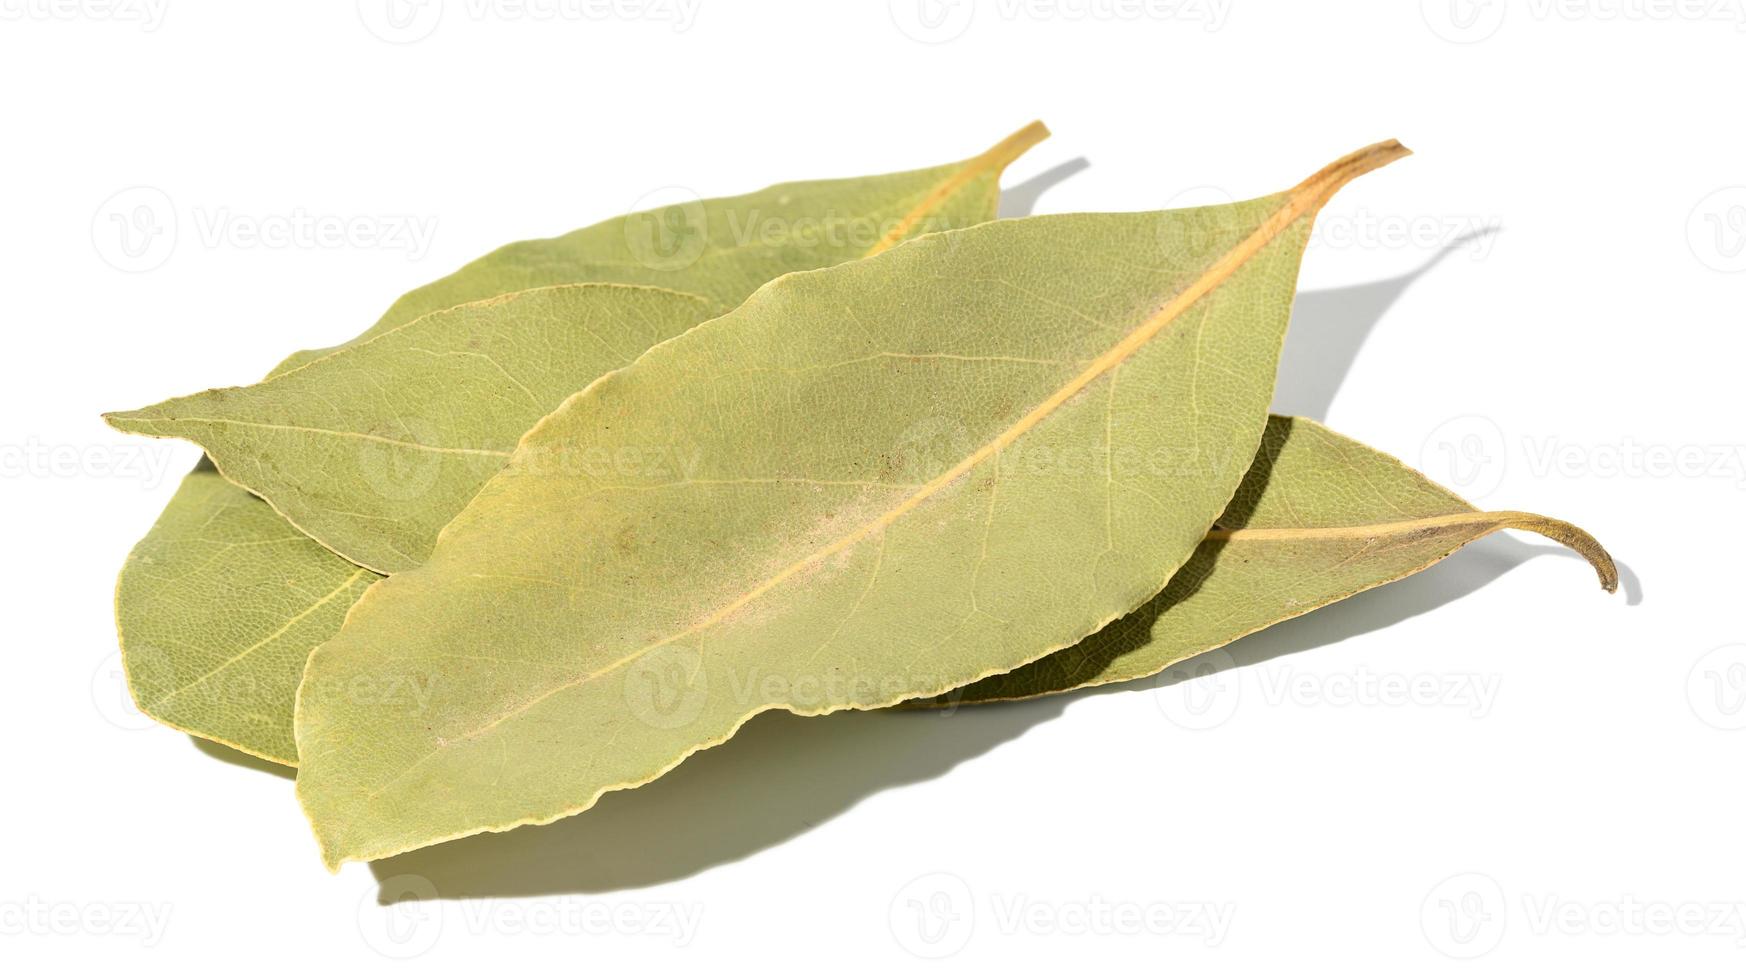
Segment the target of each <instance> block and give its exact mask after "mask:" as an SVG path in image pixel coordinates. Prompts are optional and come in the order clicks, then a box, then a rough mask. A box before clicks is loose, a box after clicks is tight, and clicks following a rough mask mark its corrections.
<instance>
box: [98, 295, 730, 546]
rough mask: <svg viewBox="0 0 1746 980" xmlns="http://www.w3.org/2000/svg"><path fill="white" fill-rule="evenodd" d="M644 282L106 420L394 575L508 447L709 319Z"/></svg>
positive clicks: (427, 327)
mask: <svg viewBox="0 0 1746 980" xmlns="http://www.w3.org/2000/svg"><path fill="white" fill-rule="evenodd" d="M711 311H712V306H711V304H710V302H709V301H708V300H705V299H703V298H702V297H698V296H692V295H690V294H687V293H678V292H673V291H671V290H666V289H660V288H658V287H653V286H624V285H619V284H616V283H578V284H573V285H568V286H547V287H544V288H534V289H526V290H523V291H521V292H518V293H510V294H508V295H506V296H498V297H494V298H492V299H486V300H478V301H476V302H472V303H464V304H462V305H460V306H456V307H452V308H450V309H447V310H439V311H438V312H436V313H431V314H428V315H426V316H422V317H419V318H418V319H416V320H413V321H412V322H410V323H406V324H403V325H401V326H399V327H395V328H394V329H392V330H387V331H383V332H380V333H378V334H376V335H375V336H374V337H372V338H370V339H369V340H367V341H364V342H362V343H358V344H352V345H349V346H347V347H344V348H341V349H339V350H336V351H334V352H333V353H331V354H328V355H326V356H324V357H320V358H317V359H315V360H313V361H309V362H307V363H305V364H304V365H303V366H302V367H298V368H294V369H292V370H290V371H287V372H284V373H282V374H278V375H275V376H273V377H271V378H269V379H267V380H266V381H263V382H261V383H259V384H255V385H250V386H248V387H246V388H220V389H217V390H214V391H208V392H205V393H202V394H199V395H191V396H189V397H186V398H175V399H171V400H170V401H167V402H162V403H159V404H157V405H154V406H152V407H151V408H147V409H142V410H140V411H137V412H117V413H114V414H110V415H106V416H104V418H105V419H107V420H108V421H109V424H110V425H113V426H115V427H116V428H118V429H121V430H123V431H126V432H136V433H141V434H145V435H158V436H182V437H185V438H188V439H192V440H194V441H195V442H198V443H200V444H201V445H202V446H203V447H205V449H206V454H207V456H208V457H209V458H211V460H212V461H213V463H215V464H216V465H217V467H218V470H219V472H220V473H222V474H224V476H226V477H227V478H229V479H231V480H233V481H235V482H236V483H238V484H240V485H242V486H245V487H247V488H249V489H250V490H253V491H254V492H255V493H257V494H260V495H261V496H262V497H263V498H265V499H266V500H267V502H268V503H270V504H272V505H273V507H274V509H275V510H278V511H279V512H280V513H281V514H282V515H284V517H285V518H286V519H287V520H289V521H290V522H291V523H292V524H293V525H294V526H295V527H296V528H297V529H298V530H300V531H302V532H304V533H305V534H308V535H309V536H310V537H312V538H314V539H315V540H316V541H318V542H320V543H321V544H323V545H326V546H327V547H328V548H330V549H331V550H333V551H334V552H336V553H337V554H339V555H340V556H341V557H343V558H346V559H348V560H350V561H352V562H353V563H355V564H358V565H362V566H364V567H365V568H369V569H371V570H373V571H376V572H381V573H384V574H390V573H393V572H398V571H402V570H405V569H408V568H412V567H414V566H416V565H417V564H418V563H419V562H421V561H423V560H424V557H425V556H426V555H427V554H429V553H430V547H431V544H432V543H433V542H434V541H435V540H436V534H437V532H438V531H440V530H441V529H442V526H443V525H444V524H447V523H448V521H449V518H451V517H453V516H455V513H456V512H457V511H459V510H460V509H461V507H462V506H464V505H465V504H466V503H467V501H469V500H471V499H472V498H473V494H474V493H476V492H477V491H478V489H479V486H480V484H482V483H484V482H485V481H486V480H487V479H489V478H490V477H491V474H493V473H495V472H497V470H498V469H500V468H501V467H502V466H503V464H504V463H505V462H506V461H507V460H508V459H509V454H510V452H511V451H512V450H513V449H514V448H515V443H516V440H518V439H520V438H521V434H522V433H523V432H526V431H527V429H528V427H529V426H531V425H533V424H534V423H535V422H537V421H539V420H540V418H541V417H543V416H544V415H545V414H546V413H548V412H550V411H551V410H552V409H554V408H556V407H557V406H558V405H559V404H560V403H562V402H563V400H564V399H565V398H566V397H568V396H569V395H571V394H574V393H575V392H576V391H577V390H578V389H580V388H583V387H586V386H587V385H588V383H589V382H590V381H593V380H594V379H595V378H598V377H600V376H601V375H602V374H605V373H606V372H608V371H611V370H614V369H616V368H621V367H624V366H625V365H627V364H629V363H630V362H631V361H634V360H636V358H637V357H638V356H639V355H641V354H642V353H643V352H644V351H646V350H648V349H649V348H650V347H653V346H654V345H655V344H658V343H660V342H662V341H664V340H669V339H671V338H673V337H677V336H678V335H680V334H682V333H684V332H685V331H687V330H689V329H691V328H692V327H693V326H696V325H697V324H698V323H699V322H701V321H703V320H705V319H707V318H708V317H709V316H710V313H711Z"/></svg>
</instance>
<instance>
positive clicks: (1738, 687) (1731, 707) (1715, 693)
mask: <svg viewBox="0 0 1746 980" xmlns="http://www.w3.org/2000/svg"><path fill="white" fill-rule="evenodd" d="M1685 697H1686V700H1687V701H1689V702H1690V703H1691V710H1692V711H1693V712H1695V713H1696V714H1697V716H1698V717H1699V718H1701V719H1703V721H1704V724H1706V725H1710V726H1712V727H1715V728H1720V729H1722V730H1723V731H1729V732H1737V731H1739V730H1741V729H1743V728H1746V643H1730V644H1728V645H1727V646H1723V647H1717V648H1715V649H1714V650H1711V651H1710V652H1709V653H1706V654H1704V655H1703V656H1701V657H1699V658H1698V661H1697V663H1695V664H1692V665H1691V673H1689V674H1687V675H1686V678H1685Z"/></svg>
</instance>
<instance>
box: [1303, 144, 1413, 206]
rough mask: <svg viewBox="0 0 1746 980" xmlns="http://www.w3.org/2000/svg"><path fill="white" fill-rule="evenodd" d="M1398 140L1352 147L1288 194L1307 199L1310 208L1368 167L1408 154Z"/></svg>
mask: <svg viewBox="0 0 1746 980" xmlns="http://www.w3.org/2000/svg"><path fill="white" fill-rule="evenodd" d="M1412 152H1413V151H1411V150H1409V149H1407V148H1406V147H1404V146H1402V145H1401V144H1400V141H1399V140H1383V141H1382V142H1380V143H1372V144H1370V145H1369V146H1366V147H1364V148H1363V149H1360V150H1354V151H1352V152H1351V153H1348V154H1346V155H1345V156H1343V157H1341V158H1340V159H1338V160H1335V161H1334V162H1333V163H1330V164H1328V165H1327V166H1325V167H1323V168H1322V169H1320V170H1318V171H1316V172H1315V174H1313V175H1312V176H1311V177H1310V178H1309V179H1308V180H1305V181H1304V182H1303V183H1301V184H1299V185H1297V187H1295V188H1293V189H1292V196H1293V197H1296V198H1299V199H1302V200H1305V201H1307V202H1308V208H1309V209H1311V210H1313V209H1316V208H1320V207H1321V206H1322V205H1324V204H1326V203H1328V200H1329V199H1330V198H1332V197H1333V196H1334V194H1335V193H1336V192H1338V191H1339V190H1340V188H1342V187H1345V186H1346V185H1347V184H1349V183H1351V182H1352V181H1354V180H1356V179H1358V178H1359V177H1362V176H1364V175H1365V174H1367V173H1369V172H1370V171H1372V170H1377V169H1379V168H1382V167H1385V166H1387V165H1389V164H1391V163H1393V162H1394V161H1396V160H1399V159H1400V158H1401V157H1405V156H1410V155H1412Z"/></svg>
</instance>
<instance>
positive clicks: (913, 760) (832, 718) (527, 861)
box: [370, 698, 1066, 904]
mask: <svg viewBox="0 0 1746 980" xmlns="http://www.w3.org/2000/svg"><path fill="white" fill-rule="evenodd" d="M1065 707H1066V702H1064V701H1063V700H1062V699H1060V698H1048V699H1044V700H1040V701H1029V702H1016V703H1012V704H1003V705H988V706H984V707H981V708H978V709H976V710H973V711H968V710H967V711H959V712H955V713H948V712H940V711H843V712H838V713H837V714H833V715H825V716H824V717H820V718H802V717H799V716H797V715H792V714H789V713H787V712H785V711H772V712H768V713H766V714H763V715H760V716H758V717H757V718H754V719H752V720H751V721H750V722H748V723H747V724H746V727H745V728H743V729H741V731H740V733H739V734H738V735H736V736H734V737H733V739H731V740H730V741H728V742H726V743H724V744H722V745H719V746H716V747H715V748H712V749H709V750H707V751H705V752H701V753H699V754H698V755H696V756H694V757H692V758H690V759H688V760H686V761H685V762H684V763H683V764H681V765H680V766H679V767H678V768H677V769H675V770H673V771H672V772H670V773H668V774H667V775H665V776H662V777H661V778H660V779H657V780H655V781H654V782H653V783H650V784H649V785H647V786H643V787H640V788H638V789H635V790H630V791H621V792H615V793H608V794H606V795H605V796H604V797H602V798H601V800H600V802H599V803H598V804H596V805H595V806H594V808H593V809H591V810H588V811H587V812H585V813H581V814H578V815H577V816H574V817H569V818H567V819H564V820H560V821H558V822H557V823H553V824H547V825H546V826H543V827H521V828H518V829H516V830H512V831H509V832H507V833H499V834H480V835H477V836H473V837H466V838H462V839H461V840H456V841H450V842H449V843H446V844H438V845H436V846H434V847H428V848H424V849H423V850H418V851H413V852H410V853H407V854H401V855H398V856H396V857H391V858H386V859H383V860H380V861H373V862H371V864H370V868H371V871H373V872H374V873H375V875H376V880H377V882H378V885H384V886H385V885H386V883H387V882H388V881H389V880H390V879H392V878H394V877H395V876H396V875H418V876H422V877H423V878H425V879H428V880H429V881H430V883H431V884H432V886H434V888H435V889H436V893H437V894H438V895H439V896H441V897H443V898H459V897H468V896H487V895H489V896H502V897H510V896H529V895H553V894H576V893H599V892H610V891H616V890H619V889H623V888H637V887H641V886H645V885H653V884H659V883H661V882H666V881H674V880H677V879H680V878H686V877H689V876H691V875H694V874H697V873H698V872H700V871H704V870H707V869H709V868H712V867H716V866H717V865H721V864H726V863H729V862H732V861H737V860H739V859H740V858H743V857H746V856H747V855H750V854H753V853H756V852H758V851H761V850H764V849H765V848H768V847H774V846H776V845H778V844H781V843H782V842H784V841H787V840H790V839H792V838H794V837H796V836H798V835H800V834H802V833H805V832H806V831H808V830H811V829H812V828H813V827H816V826H817V825H819V824H820V823H823V822H824V821H826V820H829V819H831V818H832V817H835V816H837V815H839V814H842V813H844V812H846V811H848V810H849V809H850V808H851V807H853V806H854V805H855V804H857V803H859V802H860V801H861V800H863V799H866V798H867V797H869V796H872V795H873V794H875V793H878V792H880V791H882V790H885V789H890V788H892V787H896V786H903V785H906V784H908V783H915V782H921V781H922V780H927V779H933V778H934V777H936V776H940V775H943V774H945V773H947V772H949V771H951V769H952V768H953V767H954V766H956V765H958V763H960V762H963V761H964V760H966V759H971V758H974V757H976V756H978V755H981V754H982V753H984V752H987V751H989V750H990V749H992V748H994V747H995V746H997V745H999V744H1001V743H1002V742H1006V741H1010V740H1012V739H1014V738H1017V737H1018V736H1019V735H1021V734H1023V733H1024V732H1025V731H1027V730H1029V729H1030V728H1032V727H1034V726H1036V725H1038V724H1041V723H1042V722H1045V721H1048V720H1049V719H1052V718H1055V717H1057V716H1059V715H1060V714H1061V712H1062V711H1063V710H1064V709H1065ZM406 892H407V889H405V888H403V887H399V886H398V885H396V886H393V887H379V888H378V892H377V898H378V900H379V901H381V902H383V903H385V904H392V903H394V902H397V901H402V900H415V898H416V897H415V896H412V895H408V894H406Z"/></svg>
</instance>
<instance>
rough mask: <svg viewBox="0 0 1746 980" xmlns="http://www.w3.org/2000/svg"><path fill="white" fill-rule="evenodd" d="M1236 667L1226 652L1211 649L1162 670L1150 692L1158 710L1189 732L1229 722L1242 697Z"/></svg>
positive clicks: (1241, 687)
mask: <svg viewBox="0 0 1746 980" xmlns="http://www.w3.org/2000/svg"><path fill="white" fill-rule="evenodd" d="M1236 666H1237V662H1236V660H1234V659H1232V657H1231V655H1230V654H1229V653H1226V652H1225V651H1223V650H1213V651H1211V652H1210V653H1203V654H1201V655H1200V656H1198V657H1190V658H1189V659H1187V660H1184V661H1182V662H1181V663H1179V664H1173V665H1171V666H1170V667H1167V668H1165V669H1164V671H1163V672H1162V673H1161V674H1160V675H1159V676H1160V678H1161V681H1160V683H1159V685H1158V686H1157V687H1156V688H1154V689H1153V697H1154V698H1156V699H1157V703H1158V710H1159V711H1162V712H1163V713H1164V717H1166V718H1168V719H1170V720H1171V721H1173V722H1175V723H1176V724H1178V725H1180V726H1182V727H1183V728H1187V729H1189V730H1191V731H1205V730H1207V729H1209V728H1217V727H1218V726H1220V725H1222V724H1224V723H1225V722H1227V721H1230V720H1231V717H1232V716H1233V715H1235V714H1236V713H1237V705H1238V704H1239V703H1240V702H1241V701H1242V698H1243V685H1242V683H1241V681H1240V680H1239V679H1238V676H1237V674H1236V671H1235V670H1233V669H1232V668H1234V667H1236Z"/></svg>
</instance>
